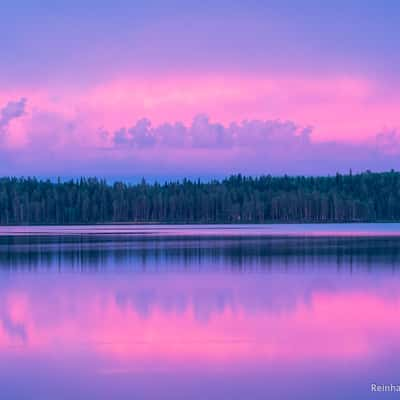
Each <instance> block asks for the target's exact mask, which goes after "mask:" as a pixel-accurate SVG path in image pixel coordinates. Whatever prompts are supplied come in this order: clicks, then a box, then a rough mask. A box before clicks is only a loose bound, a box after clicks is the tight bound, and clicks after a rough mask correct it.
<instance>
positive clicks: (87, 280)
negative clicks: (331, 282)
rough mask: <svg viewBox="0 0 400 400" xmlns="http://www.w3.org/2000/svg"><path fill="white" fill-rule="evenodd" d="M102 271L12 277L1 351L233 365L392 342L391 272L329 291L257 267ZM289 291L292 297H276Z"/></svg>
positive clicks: (372, 351) (397, 300)
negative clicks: (241, 270)
mask: <svg viewBox="0 0 400 400" xmlns="http://www.w3.org/2000/svg"><path fill="white" fill-rule="evenodd" d="M106 278H107V279H101V280H98V279H95V278H94V277H79V279H78V277H68V276H67V275H65V276H60V277H55V278H54V277H53V278H52V281H50V282H46V284H45V285H43V284H42V283H41V282H40V280H39V279H38V278H36V279H34V278H30V279H28V278H27V277H23V279H21V280H18V279H16V280H15V281H14V283H13V284H12V285H10V286H8V287H6V288H5V289H3V290H2V293H1V297H0V305H1V308H0V312H1V314H0V353H6V352H8V351H14V349H15V348H18V349H20V351H21V352H23V353H25V354H31V355H34V354H40V353H47V352H53V351H56V350H57V351H61V352H69V353H70V354H76V353H85V354H96V355H97V356H99V357H103V358H105V359H107V360H111V361H112V360H114V361H119V362H122V363H124V365H125V364H127V363H128V364H129V365H130V366H131V367H134V366H135V365H136V363H139V364H140V365H145V364H146V363H153V362H157V363H159V364H158V365H159V366H160V367H162V365H165V363H172V364H175V365H180V364H184V365H185V366H187V367H196V365H199V364H210V365H214V366H218V365H221V366H222V365H223V366H225V367H226V366H228V365H229V366H231V367H232V366H236V367H239V366H243V365H248V364H257V365H259V364H267V363H269V362H272V361H273V362H275V363H279V362H284V363H291V362H294V363H297V362H304V361H310V360H320V361H321V360H326V361H343V360H352V361H354V360H356V361H362V360H364V359H368V358H373V357H374V356H377V355H378V354H381V353H383V352H388V351H393V349H396V350H400V342H399V340H398V338H399V337H400V294H399V293H398V292H397V291H396V287H397V286H396V285H397V283H396V282H397V280H393V279H391V278H390V277H387V278H384V279H380V281H379V284H378V285H376V286H370V287H362V286H363V285H362V282H361V283H358V284H354V285H348V286H346V287H340V288H339V289H335V290H331V289H324V288H320V287H319V288H312V287H311V289H310V287H309V286H308V284H306V283H304V284H300V285H299V284H295V283H293V282H295V280H293V282H292V283H290V284H287V283H285V285H282V281H280V280H279V277H277V276H273V275H272V276H267V277H266V276H263V275H258V274H254V275H251V276H247V277H243V276H234V275H231V276H228V275H227V276H225V277H223V279H220V278H219V277H218V276H217V275H215V276H214V275H213V274H211V275H205V276H198V275H196V276H190V275H188V276H180V277H177V276H174V277H173V279H172V278H171V279H169V278H168V277H167V278H165V277H140V276H137V275H136V276H132V277H131V276H123V277H122V278H121V277H118V278H116V277H112V276H107V277H106ZM27 279H28V280H27ZM287 279H288V278H286V280H287ZM296 279H297V278H296ZM260 280H261V282H265V286H263V285H262V284H261V285H260ZM268 280H269V281H270V282H267V281H268ZM271 281H272V282H271ZM43 287H45V288H46V290H45V291H44V290H43ZM274 287H275V290H271V288H274ZM154 288H156V289H154ZM276 288H278V289H276ZM280 292H282V295H280ZM202 293H203V294H204V293H205V295H204V296H203V295H201V294H202ZM288 294H290V295H291V296H292V297H293V301H292V302H291V303H290V304H288V303H285V304H282V298H283V297H285V296H287V295H288ZM210 299H212V300H211V301H210ZM214 300H215V301H214ZM132 363H133V364H132ZM136 367H138V366H137V365H136ZM138 368H139V367H138ZM101 371H102V372H103V373H118V371H119V370H118V369H116V370H114V369H113V368H112V364H111V365H108V366H107V368H105V369H104V368H103V369H101Z"/></svg>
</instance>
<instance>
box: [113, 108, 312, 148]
mask: <svg viewBox="0 0 400 400" xmlns="http://www.w3.org/2000/svg"><path fill="white" fill-rule="evenodd" d="M311 132H312V128H310V127H302V126H299V125H296V124H295V123H293V122H291V121H279V120H270V121H268V120H267V121H260V120H252V121H243V122H242V123H232V124H230V125H229V126H228V127H225V126H224V125H222V124H219V123H213V122H211V121H210V119H209V117H208V116H207V115H204V114H199V115H197V116H195V118H194V119H193V121H192V123H191V124H190V125H189V126H185V125H184V124H183V123H181V122H177V123H175V124H168V123H165V124H162V125H160V126H152V124H151V121H149V120H148V119H141V120H139V121H138V122H136V124H135V125H133V126H132V127H130V128H121V129H119V130H117V131H116V132H114V134H113V140H114V144H115V145H117V146H119V147H124V146H125V147H136V148H145V147H154V146H158V147H163V146H167V147H176V148H182V147H186V148H193V149H209V150H212V149H216V150H218V149H231V148H234V147H239V148H240V147H254V148H258V147H260V146H261V147H265V146H276V147H279V146H283V147H284V148H287V146H288V145H291V146H293V145H296V146H298V145H307V144H309V143H310V135H311Z"/></svg>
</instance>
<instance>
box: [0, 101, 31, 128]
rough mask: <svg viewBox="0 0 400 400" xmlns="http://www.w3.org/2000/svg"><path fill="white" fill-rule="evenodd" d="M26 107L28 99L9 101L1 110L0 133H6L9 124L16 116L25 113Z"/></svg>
mask: <svg viewBox="0 0 400 400" xmlns="http://www.w3.org/2000/svg"><path fill="white" fill-rule="evenodd" d="M25 107H26V99H25V98H22V99H20V100H18V101H10V102H8V103H7V104H6V105H5V106H4V107H3V108H2V109H1V110H0V134H1V133H4V131H5V129H6V128H7V126H8V124H9V123H10V122H11V121H12V120H13V119H16V118H19V117H21V116H22V115H24V114H25V112H26V111H25Z"/></svg>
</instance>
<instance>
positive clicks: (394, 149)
mask: <svg viewBox="0 0 400 400" xmlns="http://www.w3.org/2000/svg"><path fill="white" fill-rule="evenodd" d="M25 114H27V113H26V100H25V99H21V100H19V101H14V102H9V103H8V104H7V105H6V106H5V107H4V108H3V109H1V110H0V133H1V131H3V132H6V131H7V135H11V134H13V133H14V131H13V129H11V124H10V123H11V121H13V120H14V119H17V118H20V117H21V116H23V115H25ZM21 123H22V125H21V126H22V128H23V134H24V139H25V141H24V142H23V144H21V145H19V146H18V147H8V148H6V146H2V147H4V148H3V149H2V150H1V151H2V153H1V160H0V174H3V175H13V174H25V175H26V174H40V175H52V176H57V175H63V176H65V175H67V176H75V175H88V174H89V175H101V176H113V177H125V176H126V174H128V173H129V174H130V173H133V174H135V175H138V176H140V177H141V176H146V177H154V178H158V179H163V178H165V179H167V178H169V177H183V176H188V177H198V176H202V177H222V176H225V175H228V174H232V173H244V174H268V173H271V174H284V173H287V174H307V175H313V174H314V175H315V174H333V173H335V172H337V171H341V172H344V171H348V170H349V169H350V168H352V169H353V171H360V170H366V169H371V170H384V169H391V168H394V169H400V161H399V159H398V155H399V154H400V132H399V131H398V130H396V129H391V130H390V129H389V130H383V131H381V132H378V134H377V135H376V136H375V137H373V138H370V139H368V140H365V141H362V142H361V141H360V142H358V143H350V142H346V141H315V139H314V135H313V128H312V127H310V126H303V125H300V124H297V123H296V122H293V121H282V120H244V121H242V122H234V123H231V124H228V125H223V124H221V123H218V122H214V121H212V120H211V119H210V118H209V117H208V116H207V115H204V114H199V115H197V116H196V117H195V118H194V119H193V120H192V122H191V123H188V124H184V123H183V122H175V123H170V122H166V123H163V124H160V125H155V124H153V123H152V122H151V121H150V120H149V119H146V118H142V119H139V120H138V121H137V122H135V123H134V124H132V125H130V126H126V127H121V128H120V129H118V130H116V131H113V132H110V131H107V130H106V129H105V128H104V127H103V126H97V125H96V123H93V121H91V120H90V118H88V117H87V116H86V115H83V114H79V113H72V114H67V113H66V114H61V113H58V112H50V111H46V110H37V109H36V110H35V109H34V110H30V112H29V114H27V116H26V117H24V118H23V119H21ZM19 128H21V127H19ZM19 133H21V132H19ZM129 177H131V176H130V175H129Z"/></svg>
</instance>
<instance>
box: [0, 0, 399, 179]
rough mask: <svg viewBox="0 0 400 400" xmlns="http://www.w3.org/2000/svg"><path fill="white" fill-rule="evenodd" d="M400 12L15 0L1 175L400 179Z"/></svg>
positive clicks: (331, 5)
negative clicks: (389, 175)
mask: <svg viewBox="0 0 400 400" xmlns="http://www.w3.org/2000/svg"><path fill="white" fill-rule="evenodd" d="M399 26H400V3H399V2H398V1H392V0H385V1H384V2H382V1H374V0H371V1H368V2H365V1H358V0H347V1H344V0H335V1H326V2H321V1H314V0H301V1H294V0H292V1H289V0H280V1H262V0H257V1H253V0H248V1H246V2H243V1H235V0H230V1H226V0H222V1H218V0H214V1H207V0H205V1H201V2H198V1H197V2H192V1H189V0H187V1H174V0H170V1H168V2H166V1H162V0H146V1H133V0H113V1H105V0H96V1H94V0H81V1H77V0H59V1H57V2H54V1H51V0H41V1H39V0H37V1H34V0H19V1H18V0H16V1H11V0H5V1H2V4H1V6H0V54H1V56H0V175H25V176H26V175H38V176H42V177H55V176H62V177H73V176H82V175H97V176H102V177H106V178H110V179H111V178H123V179H138V178H141V177H146V178H149V179H161V180H162V179H170V178H183V177H191V178H197V177H200V178H214V177H216V178H218V177H222V176H225V175H229V174H233V173H244V174H251V175H260V174H273V175H282V174H285V173H287V174H295V175H298V174H306V175H321V174H334V173H336V172H347V171H349V170H350V169H352V170H353V171H364V170H367V169H369V170H372V171H382V170H388V169H392V168H393V169H399V167H400V158H399V155H400V112H399V110H400V90H399V88H400V41H399V40H398V39H399Z"/></svg>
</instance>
